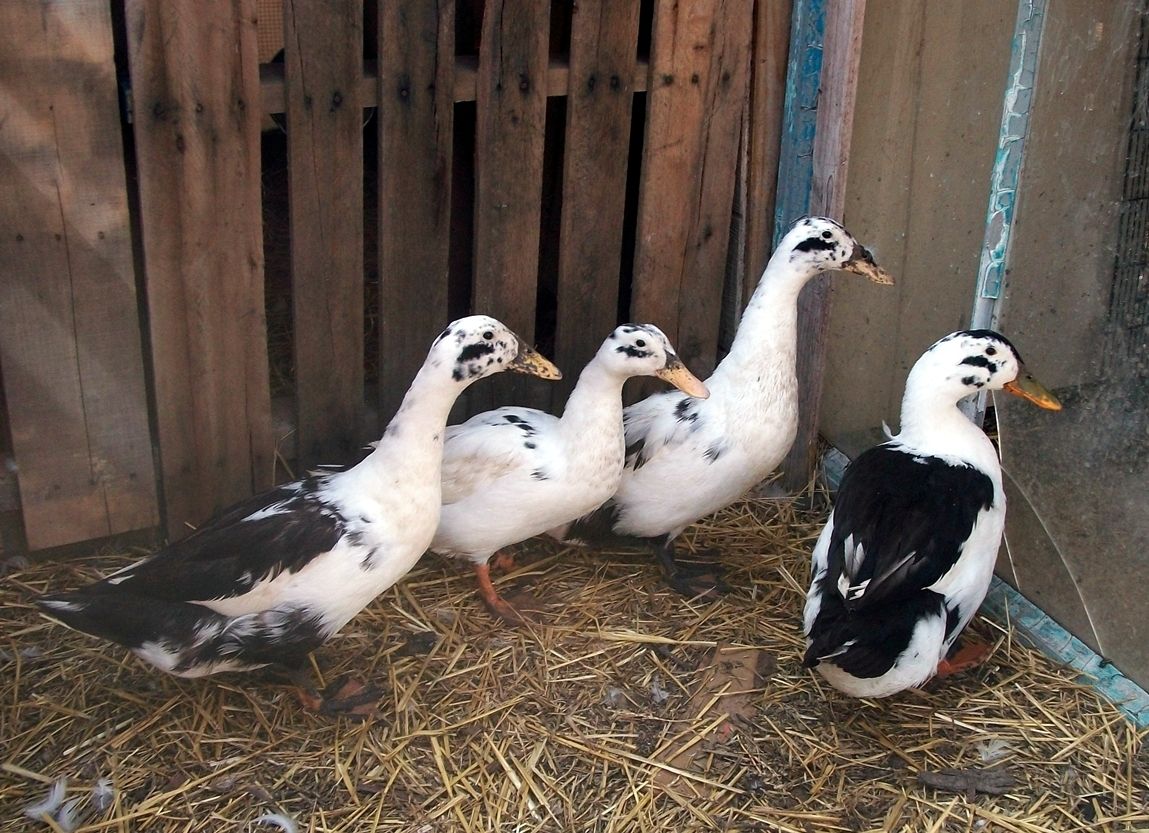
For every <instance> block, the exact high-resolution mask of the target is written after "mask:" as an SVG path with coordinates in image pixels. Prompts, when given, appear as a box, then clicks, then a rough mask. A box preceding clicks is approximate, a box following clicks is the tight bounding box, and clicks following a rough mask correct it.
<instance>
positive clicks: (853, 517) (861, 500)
mask: <svg viewBox="0 0 1149 833" xmlns="http://www.w3.org/2000/svg"><path fill="white" fill-rule="evenodd" d="M992 505H993V482H992V481H991V480H990V479H989V477H988V476H987V475H986V474H985V473H984V472H981V471H979V470H978V469H975V468H973V467H971V466H966V465H954V464H952V463H950V462H948V461H946V460H943V459H941V458H938V457H922V456H917V455H914V454H912V453H910V452H907V451H905V450H902V449H901V448H900V447H899V446H898V445H897V444H896V443H885V444H883V445H879V446H877V447H875V448H871V449H869V450H868V451H866V452H864V453H863V454H861V455H860V456H859V457H858V458H857V459H856V460H855V461H854V462H853V463H852V464H851V465H850V466H849V467H848V468H847V469H846V474H845V477H843V479H842V486H841V488H840V489H839V491H838V497H837V500H836V501H835V504H834V531H833V534H832V536H831V539H830V549H829V554H828V555H829V568H830V569H829V575H830V576H832V577H834V578H835V579H836V577H837V576H839V575H841V574H842V572H844V571H845V569H846V564H845V541H846V539H847V538H848V537H850V536H853V544H854V546H857V545H859V544H860V545H861V546H862V547H863V551H864V553H865V555H864V558H863V559H862V563H861V564H860V565H859V566H858V569H857V573H856V574H855V575H850V576H849V578H850V584H851V585H852V586H853V585H858V584H860V583H862V582H863V581H866V580H869V584H868V585H867V586H866V589H865V592H864V593H863V594H862V595H861V596H859V597H858V598H856V599H850V600H848V601H847V602H846V604H847V606H848V607H849V608H850V609H851V610H864V609H866V608H868V607H871V606H873V605H878V604H882V603H886V602H889V601H891V600H894V599H903V598H907V597H908V596H910V595H912V594H914V593H916V592H917V591H919V590H921V589H923V588H926V587H929V586H930V585H931V584H933V583H934V582H936V581H937V580H938V579H939V578H941V577H942V576H943V575H945V573H946V572H947V571H949V569H950V568H951V567H953V565H954V563H955V562H956V561H957V559H958V557H959V556H960V555H961V547H962V544H963V543H964V542H965V541H966V539H967V538H969V536H970V532H971V531H972V530H973V527H974V523H975V522H976V521H977V517H978V514H979V513H980V512H981V511H983V510H985V509H989V508H990V507H991V506H992Z"/></svg>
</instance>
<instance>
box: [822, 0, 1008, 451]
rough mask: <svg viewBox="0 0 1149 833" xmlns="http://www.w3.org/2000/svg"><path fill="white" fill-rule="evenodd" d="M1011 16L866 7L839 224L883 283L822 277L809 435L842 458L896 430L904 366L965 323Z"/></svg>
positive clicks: (979, 8) (987, 10) (900, 0)
mask: <svg viewBox="0 0 1149 833" xmlns="http://www.w3.org/2000/svg"><path fill="white" fill-rule="evenodd" d="M1014 14H1015V9H1014V4H1012V3H1000V2H996V0H967V2H962V3H947V2H944V0H929V2H926V3H920V2H917V0H891V1H890V2H882V3H869V4H867V8H866V18H865V29H864V32H863V40H862V59H861V67H860V70H859V81H858V99H857V107H856V112H855V116H854V134H853V143H852V146H851V158H850V177H849V185H848V187H847V193H846V212H845V222H846V225H847V226H848V227H849V228H850V230H851V231H852V232H854V233H855V234H856V235H857V236H858V238H859V239H860V240H862V241H863V242H865V243H866V244H867V245H868V246H870V247H871V248H872V249H873V251H874V255H875V257H876V258H877V260H878V262H879V263H881V264H882V265H883V266H885V267H886V268H887V269H888V270H889V271H890V272H891V273H893V275H894V276H895V279H896V281H897V285H896V286H894V287H892V288H885V287H883V288H880V289H879V288H875V287H873V286H867V285H866V282H865V281H862V280H849V279H848V276H843V277H842V279H840V280H836V281H834V282H833V293H834V295H833V299H832V303H831V312H830V315H831V320H830V333H829V347H828V356H827V366H826V377H825V384H824V386H823V397H824V398H823V401H822V418H821V430H822V433H823V434H824V436H826V437H827V438H828V439H829V440H830V441H831V442H832V443H834V444H835V445H837V446H839V447H841V448H843V449H844V450H846V451H847V452H854V451H858V450H861V449H862V448H864V447H866V446H867V445H869V444H870V443H871V442H872V440H873V437H874V436H875V435H876V432H877V431H878V430H879V429H880V426H881V424H882V421H883V420H885V421H886V422H888V423H889V424H891V425H895V424H896V422H897V418H898V407H899V403H900V401H901V394H902V386H903V383H904V382H905V377H906V373H907V372H908V370H909V367H910V365H911V364H913V362H914V360H915V359H916V358H917V357H918V355H920V354H921V351H922V350H923V349H924V348H925V347H927V346H929V345H930V344H931V343H933V342H934V341H935V340H936V339H937V338H938V337H939V336H941V335H944V334H945V333H947V332H951V331H952V330H955V329H958V328H960V327H961V326H963V325H964V324H966V323H967V322H968V321H969V309H970V299H971V298H972V294H973V286H974V278H975V276H976V273H977V263H978V255H979V247H980V245H981V240H982V229H983V226H984V224H985V212H986V197H987V188H988V183H989V173H990V166H991V165H992V163H993V158H994V148H995V146H996V143H997V134H998V123H999V120H1000V115H1001V91H1002V88H1003V84H1004V81H1005V75H1006V69H1007V66H1008V62H1009V52H1010V38H1011V35H1012V32H1013V23H1014Z"/></svg>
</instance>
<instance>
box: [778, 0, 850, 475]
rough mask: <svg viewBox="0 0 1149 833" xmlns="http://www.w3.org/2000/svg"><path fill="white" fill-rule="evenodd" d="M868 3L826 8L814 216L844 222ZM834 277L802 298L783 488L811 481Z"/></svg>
mask: <svg viewBox="0 0 1149 833" xmlns="http://www.w3.org/2000/svg"><path fill="white" fill-rule="evenodd" d="M865 11H866V2H865V0H841V2H838V3H830V4H827V7H826V20H825V34H824V39H823V45H822V54H823V57H822V74H821V85H820V88H819V98H818V113H817V122H816V129H815V136H814V159H813V172H812V179H811V184H810V212H811V213H812V214H820V215H824V216H829V217H835V218H841V216H842V213H843V212H844V210H845V207H846V206H845V203H846V172H847V171H846V169H847V164H848V162H849V158H850V137H851V134H852V130H853V124H854V104H855V101H856V98H857V89H858V64H859V61H860V59H861V52H862V22H863V19H864V17H865ZM830 280H831V278H830V276H828V275H822V276H819V277H817V278H815V279H814V280H812V281H811V282H810V283H809V284H808V285H807V286H806V288H805V289H804V290H803V292H802V294H801V295H800V296H799V298H798V360H797V372H798V414H799V421H798V434H797V436H796V437H795V439H794V444H793V445H792V446H791V447H790V453H789V454H788V455H787V456H786V460H785V462H784V463H783V464H782V468H783V472H784V480H783V482H784V485H785V487H786V488H788V489H791V490H793V489H798V488H801V487H803V486H805V485H806V483H808V482H809V479H810V476H811V475H812V474H813V471H814V464H815V463H816V459H815V457H816V453H817V443H818V416H819V410H820V409H819V405H820V402H821V396H822V378H823V375H824V372H825V367H826V332H827V327H828V324H829V314H830Z"/></svg>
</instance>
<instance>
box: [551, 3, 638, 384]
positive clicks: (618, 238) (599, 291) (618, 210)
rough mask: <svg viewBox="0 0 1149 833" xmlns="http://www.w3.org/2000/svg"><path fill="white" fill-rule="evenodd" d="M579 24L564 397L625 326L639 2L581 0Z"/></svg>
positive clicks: (562, 324) (566, 169)
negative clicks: (622, 280) (622, 300)
mask: <svg viewBox="0 0 1149 833" xmlns="http://www.w3.org/2000/svg"><path fill="white" fill-rule="evenodd" d="M572 27H573V28H572V32H571V77H572V78H574V84H573V86H572V87H571V88H570V90H569V93H570V94H569V96H568V99H567V112H566V144H565V149H564V156H563V188H562V192H563V204H562V220H561V232H560V234H559V245H560V249H559V276H558V314H557V321H556V327H555V362H556V363H557V364H558V365H559V366H560V367H562V368H565V369H566V374H567V375H566V376H565V377H564V379H563V380H562V382H560V383H559V384H560V385H562V388H561V390H562V391H563V393H569V391H570V390H571V389H572V388H573V386H574V384H575V381H576V380H577V377H578V373H579V372H581V370H582V368H583V366H584V365H585V364H586V363H587V362H589V361H590V360H591V359H592V358H593V357H594V355H595V353H596V352H597V351H598V348H599V345H600V344H601V343H602V340H603V339H604V338H606V336H607V334H608V333H609V332H610V331H611V330H613V329H614V327H615V325H616V324H617V323H618V291H619V273H620V267H621V263H620V259H619V255H620V253H621V251H622V228H623V213H624V209H625V207H626V174H627V162H628V156H629V151H630V122H631V109H632V106H633V92H634V90H633V89H632V87H631V85H630V81H631V79H633V78H634V70H635V52H636V41H637V38H638V4H637V3H619V2H615V0H581V1H580V3H579V7H578V14H576V15H574V17H573V20H572Z"/></svg>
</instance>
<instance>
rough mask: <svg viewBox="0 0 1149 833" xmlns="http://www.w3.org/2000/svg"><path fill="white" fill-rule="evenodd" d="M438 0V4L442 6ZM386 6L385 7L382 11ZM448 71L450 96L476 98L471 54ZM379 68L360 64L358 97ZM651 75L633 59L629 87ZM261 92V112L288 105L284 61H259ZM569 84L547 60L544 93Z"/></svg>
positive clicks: (365, 97) (367, 94)
mask: <svg viewBox="0 0 1149 833" xmlns="http://www.w3.org/2000/svg"><path fill="white" fill-rule="evenodd" d="M442 7H443V6H442V0H440V3H439V8H442ZM386 11H387V9H386V7H384V13H386ZM441 69H442V70H444V71H448V72H449V74H450V75H451V77H452V79H453V80H452V81H451V84H450V86H449V87H448V89H449V90H451V100H452V101H454V102H459V101H475V100H476V98H478V80H477V79H478V75H479V62H478V60H477V59H476V58H475V56H473V55H457V56H455V59H454V61H453V66H452V64H448V65H447V66H446V67H442V68H441ZM378 73H379V68H378V66H377V65H376V63H375V62H374V61H368V62H367V63H366V65H365V66H364V68H363V76H362V77H361V78H360V79H359V95H360V101H374V100H375V99H376V98H378V96H379V74H378ZM649 76H650V65H649V63H648V62H647V61H636V62H635V65H634V75H633V77H632V78H631V79H630V82H629V86H630V91H631V92H635V93H639V92H645V91H646V89H647V84H648V82H649ZM259 84H260V95H261V97H262V103H263V112H264V113H265V114H266V115H271V114H273V113H282V112H284V111H285V110H286V109H287V97H286V94H285V92H284V68H283V64H261V65H260V67H259ZM569 84H570V65H569V64H568V63H567V62H566V61H564V60H562V59H561V58H552V59H550V61H549V62H548V64H547V71H546V91H547V97H549V98H555V97H557V96H565V95H566V94H567V88H568V86H569Z"/></svg>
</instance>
